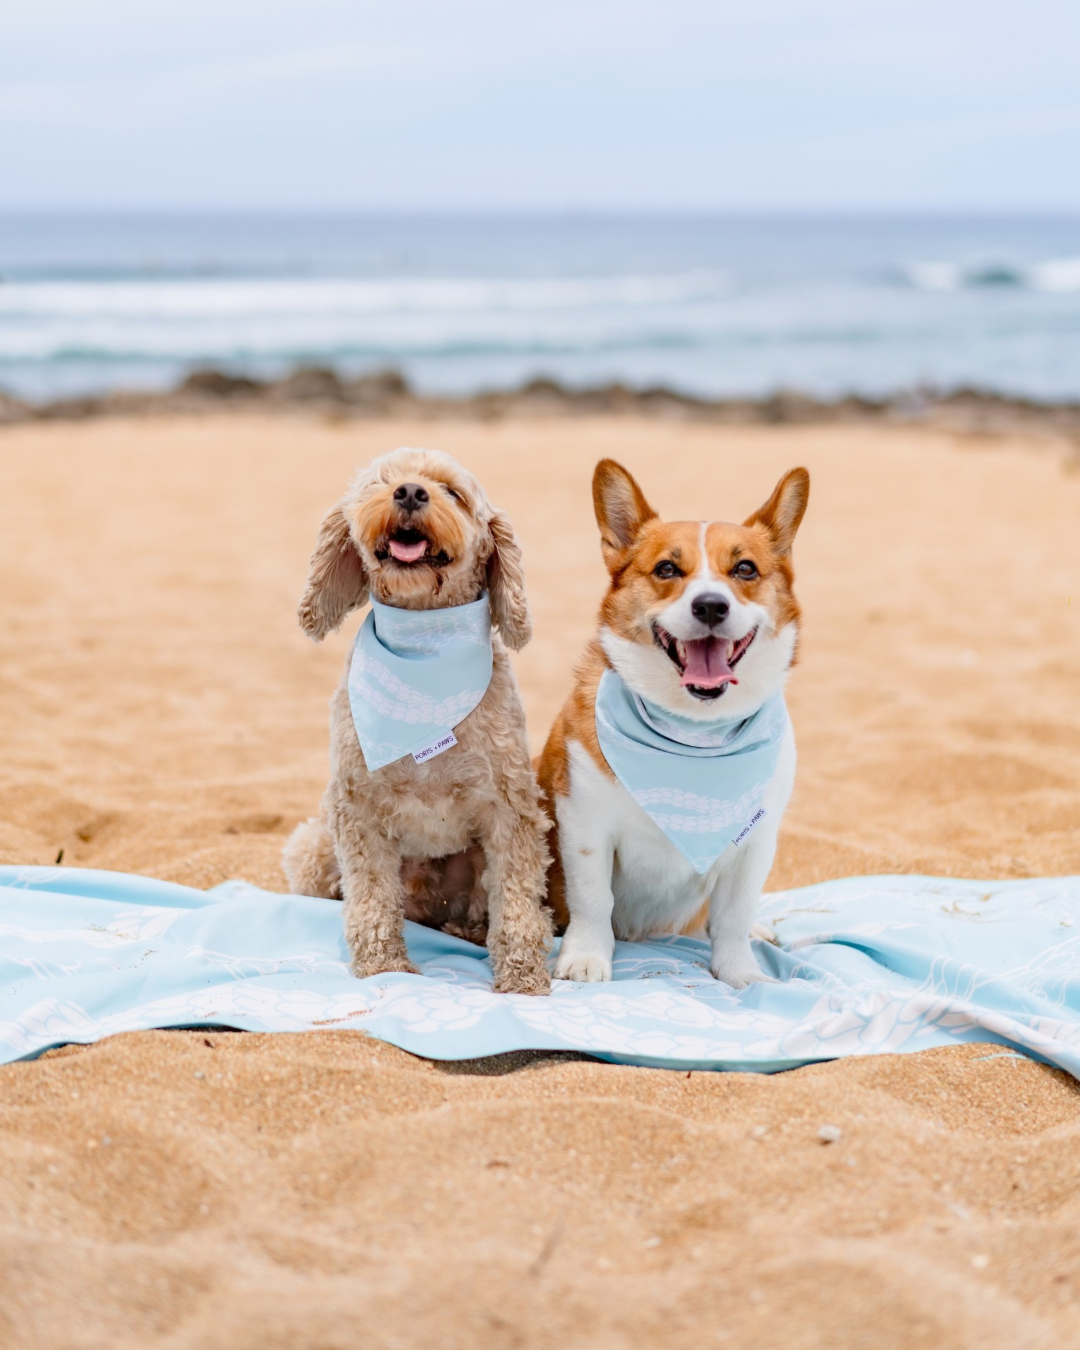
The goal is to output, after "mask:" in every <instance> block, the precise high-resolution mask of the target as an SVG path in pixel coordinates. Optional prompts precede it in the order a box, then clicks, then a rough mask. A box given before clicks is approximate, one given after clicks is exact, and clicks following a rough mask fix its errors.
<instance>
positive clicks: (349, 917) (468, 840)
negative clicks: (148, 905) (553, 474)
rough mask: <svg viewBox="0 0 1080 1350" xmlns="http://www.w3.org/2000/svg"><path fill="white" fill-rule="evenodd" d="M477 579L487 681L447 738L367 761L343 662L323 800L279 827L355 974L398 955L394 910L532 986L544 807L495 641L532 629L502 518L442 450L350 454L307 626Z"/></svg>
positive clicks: (423, 606)
mask: <svg viewBox="0 0 1080 1350" xmlns="http://www.w3.org/2000/svg"><path fill="white" fill-rule="evenodd" d="M485 591H486V592H487V593H488V596H489V600H490V605H491V619H492V624H493V626H494V628H495V629H496V630H497V631H496V632H494V633H493V634H492V645H493V649H494V653H493V669H492V676H491V683H490V684H489V685H488V688H487V692H486V693H485V694H484V697H483V699H482V700H481V702H480V703H479V704H478V706H477V707H476V708H475V709H474V710H473V711H472V712H471V713H470V714H469V715H468V716H467V717H466V718H465V719H464V721H462V722H459V723H458V724H457V726H456V727H455V735H456V737H457V744H456V745H455V746H454V747H453V748H452V749H450V750H448V751H447V752H446V753H444V754H441V755H439V756H438V757H436V758H433V759H431V760H429V761H427V762H425V763H423V764H417V763H415V762H414V760H413V758H412V757H411V756H406V757H404V758H403V759H399V760H396V761H395V762H394V763H392V764H387V765H386V766H385V767H383V768H381V769H378V770H376V771H369V770H368V768H367V766H366V764H365V762H364V756H363V753H362V751H361V748H360V743H359V740H358V738H357V734H356V727H355V725H354V723H353V717H352V712H351V710H350V705H349V695H348V685H347V680H348V669H349V667H348V663H347V664H346V669H345V674H344V676H343V678H342V681H341V684H340V685H339V686H338V689H337V692H336V694H335V695H334V698H333V701H332V703H331V713H330V762H331V771H330V782H329V785H328V786H327V789H326V793H325V795H324V797H323V801H322V808H321V815H320V816H319V817H318V818H316V819H313V820H309V821H307V822H306V823H305V824H302V825H299V826H298V827H297V829H296V830H295V831H294V833H293V835H292V837H291V838H290V839H289V841H288V843H287V844H286V846H285V854H284V864H285V872H286V876H287V877H288V880H289V886H290V888H291V889H292V891H293V892H294V893H297V894H301V895H318V896H327V897H331V898H338V897H340V898H341V899H343V900H344V902H345V907H344V920H345V937H346V940H347V942H348V944H349V949H350V951H351V953H352V968H353V970H354V972H355V973H356V974H357V975H362V976H363V975H374V974H376V973H378V972H379V971H390V970H400V971H411V970H413V969H414V967H413V966H412V965H411V964H410V962H409V958H408V955H407V953H406V949H405V940H404V933H403V919H404V918H406V917H407V918H409V919H412V920H414V921H416V922H418V923H424V924H428V925H430V926H432V927H437V928H443V929H445V930H446V931H448V932H451V933H456V934H458V935H459V936H462V937H465V938H468V939H470V940H472V941H478V942H484V941H485V939H486V941H487V946H488V949H489V951H490V953H491V959H492V965H493V967H494V971H495V987H496V989H499V990H501V991H504V992H515V993H525V994H542V993H546V992H547V991H548V989H549V987H550V977H549V974H548V968H547V959H546V958H547V950H548V947H549V946H550V943H551V922H550V915H549V912H548V911H547V910H546V909H544V908H543V907H542V900H543V897H544V892H545V870H546V867H547V863H548V854H547V849H546V846H545V835H546V832H547V828H548V822H547V819H546V818H545V816H544V814H543V812H542V811H541V809H540V805H539V800H538V791H537V787H536V779H535V777H534V775H533V771H532V766H531V764H530V762H529V751H528V744H527V741H526V736H525V714H524V711H523V709H522V706H521V699H520V696H519V694H518V689H517V683H516V681H515V678H514V674H513V671H512V670H511V667H510V661H509V658H508V656H507V653H506V648H507V647H511V648H513V649H514V650H515V651H517V650H519V649H520V648H521V647H523V646H524V645H525V644H526V642H528V640H529V638H530V637H531V636H532V628H531V622H530V619H529V611H528V606H527V604H526V600H525V591H524V584H523V576H522V569H521V550H520V548H519V547H518V544H517V540H516V539H515V538H514V532H513V529H512V528H511V525H510V522H509V520H508V519H507V517H506V516H505V515H504V514H503V513H502V512H500V511H497V510H495V509H494V508H493V507H492V506H491V505H490V503H489V502H488V500H487V497H486V496H485V494H484V490H483V488H482V487H481V486H480V484H479V483H478V482H477V481H476V479H475V478H474V477H473V476H472V475H471V474H469V473H466V472H465V470H464V469H462V468H461V466H460V465H458V464H457V463H456V462H455V461H454V460H452V459H451V458H450V457H449V456H448V455H444V454H441V453H439V452H437V451H432V450H413V449H401V450H395V451H394V452H393V453H391V454H389V455H384V456H383V457H382V458H380V459H377V460H375V461H374V463H372V464H371V465H370V466H369V467H368V468H367V469H364V470H362V471H361V473H360V474H359V476H358V477H357V478H356V480H355V482H354V483H353V485H352V487H351V488H350V489H349V491H348V493H347V494H346V495H345V497H344V498H343V499H342V500H341V501H340V502H339V503H338V504H337V505H336V506H335V507H334V508H333V509H332V510H331V511H330V513H329V514H328V515H327V516H326V518H325V520H324V521H323V523H322V527H321V529H320V531H319V538H318V542H317V544H316V547H315V552H314V553H313V554H312V558H311V567H310V572H309V575H308V582H307V589H306V590H305V592H304V596H303V599H302V600H301V602H300V608H299V611H298V612H299V618H300V624H301V627H302V628H303V629H304V631H305V632H306V633H308V634H309V635H310V636H311V637H312V638H314V639H315V640H316V641H319V640H321V639H322V638H324V637H325V636H326V634H327V633H328V632H330V631H332V630H333V629H336V628H338V627H339V626H340V624H341V622H342V620H343V619H344V618H345V616H346V615H347V614H348V613H349V612H350V611H351V610H354V609H357V608H359V607H360V606H361V605H363V604H365V603H366V602H367V600H368V598H369V595H370V596H372V597H374V598H375V599H376V600H378V601H379V602H380V603H382V604H384V605H392V606H394V607H396V608H399V609H412V610H427V609H443V608H447V607H450V606H453V605H464V604H469V603H470V602H472V601H474V600H477V599H479V598H480V596H481V595H482V594H483V593H484V592H485Z"/></svg>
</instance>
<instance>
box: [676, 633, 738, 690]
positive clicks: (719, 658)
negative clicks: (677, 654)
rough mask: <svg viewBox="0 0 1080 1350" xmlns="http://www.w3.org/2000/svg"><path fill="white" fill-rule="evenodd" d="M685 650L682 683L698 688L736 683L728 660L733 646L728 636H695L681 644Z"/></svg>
mask: <svg viewBox="0 0 1080 1350" xmlns="http://www.w3.org/2000/svg"><path fill="white" fill-rule="evenodd" d="M681 646H682V648H683V650H684V651H685V652H686V668H685V669H684V670H683V673H682V683H683V684H684V685H686V684H693V685H696V686H697V687H698V688H699V689H716V688H717V687H718V686H719V685H721V684H729V683H730V684H738V683H739V681H738V680H737V679H736V678H735V676H734V675H733V674H732V673H731V667H730V666H729V665H728V661H729V660H730V658H731V649H732V647H733V646H734V644H733V643H732V641H731V639H730V638H715V637H707V638H695V639H694V640H693V641H692V642H683V643H682V644H681Z"/></svg>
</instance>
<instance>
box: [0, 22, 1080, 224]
mask: <svg viewBox="0 0 1080 1350" xmlns="http://www.w3.org/2000/svg"><path fill="white" fill-rule="evenodd" d="M36 209H94V210H142V211H156V210H177V209H181V210H194V211H212V210H226V211H247V210H252V211H259V210H283V211H313V212H317V211H414V210H415V211H453V212H469V211H510V212H515V211H538V210H539V211H559V212H563V211H595V212H608V211H634V212H638V211H649V212H652V211H658V212H665V211H808V212H818V211H893V210H905V211H949V212H967V211H973V212H978V211H1055V210H1067V211H1075V210H1078V209H1080V3H1077V0H1024V3H1022V4H1017V3H1016V0H539V3H537V2H536V0H534V3H531V4H528V5H526V4H522V3H519V0H384V2H383V3H377V4H373V3H369V2H368V0H303V3H299V0H291V2H290V3H283V2H282V0H182V3H177V2H176V0H153V3H147V0H32V2H31V3H27V2H26V0H24V3H22V4H15V3H14V2H13V0H12V2H11V3H8V4H5V5H3V6H0V210H36Z"/></svg>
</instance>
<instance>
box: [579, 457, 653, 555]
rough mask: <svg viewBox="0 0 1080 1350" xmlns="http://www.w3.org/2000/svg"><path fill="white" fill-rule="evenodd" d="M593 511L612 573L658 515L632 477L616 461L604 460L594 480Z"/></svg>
mask: <svg viewBox="0 0 1080 1350" xmlns="http://www.w3.org/2000/svg"><path fill="white" fill-rule="evenodd" d="M592 496H593V509H594V510H595V511H596V523H597V524H598V525H599V526H600V547H601V549H602V550H603V553H604V562H605V563H606V564H607V568H608V571H609V572H613V571H614V570H615V568H616V567H617V566H618V565H619V561H620V559H621V557H622V554H623V553H624V552H625V551H626V549H628V548H629V547H630V545H631V544H632V543H633V542H634V540H635V539H636V538H637V537H638V534H639V533H640V531H641V527H642V526H643V525H644V524H645V522H646V521H647V520H653V519H655V517H656V512H655V511H654V510H653V509H652V507H651V506H650V505H649V503H648V502H647V501H646V500H645V494H644V493H643V492H642V490H641V489H640V488H639V487H638V485H637V483H635V482H634V479H633V476H632V475H631V474H630V473H628V472H627V471H626V469H624V468H623V466H622V465H621V464H617V463H616V462H615V460H613V459H602V460H601V461H600V463H599V464H598V465H597V466H596V469H595V471H594V473H593V480H592Z"/></svg>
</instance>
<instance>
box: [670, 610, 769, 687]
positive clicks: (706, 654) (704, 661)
mask: <svg viewBox="0 0 1080 1350" xmlns="http://www.w3.org/2000/svg"><path fill="white" fill-rule="evenodd" d="M653 637H654V638H655V639H656V645H657V646H658V647H659V648H660V649H661V650H662V651H663V652H665V653H666V654H667V656H668V658H669V659H670V660H671V662H672V664H673V665H674V666H675V667H676V669H677V670H678V672H679V675H680V683H681V684H682V686H683V688H684V689H685V690H686V691H687V692H688V693H690V694H693V696H694V697H695V698H719V697H720V695H721V694H722V693H723V692H724V690H725V689H726V688H727V687H728V685H729V684H738V683H739V681H738V678H737V677H736V676H735V674H734V673H733V668H734V667H735V666H737V665H738V664H739V662H740V661H741V660H742V658H743V657H744V656H745V655H746V650H747V648H748V647H749V646H750V644H751V642H753V640H754V638H756V637H757V629H756V628H751V630H750V631H749V633H747V635H746V636H745V637H741V638H739V640H738V641H737V642H736V641H734V640H733V639H731V638H722V637H704V638H691V639H688V640H686V641H683V640H682V639H681V638H677V637H672V635H671V634H670V633H669V632H668V631H667V629H666V628H661V627H660V625H659V624H658V623H654V624H653Z"/></svg>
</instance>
